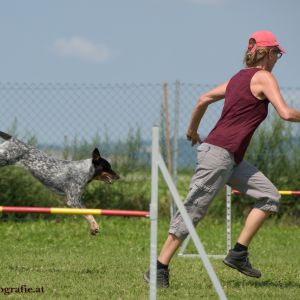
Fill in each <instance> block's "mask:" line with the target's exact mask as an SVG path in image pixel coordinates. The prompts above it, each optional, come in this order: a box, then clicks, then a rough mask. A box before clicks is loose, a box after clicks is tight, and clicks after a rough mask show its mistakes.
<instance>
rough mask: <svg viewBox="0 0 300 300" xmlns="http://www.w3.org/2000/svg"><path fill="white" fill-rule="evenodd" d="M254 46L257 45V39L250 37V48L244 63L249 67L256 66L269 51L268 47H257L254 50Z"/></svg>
mask: <svg viewBox="0 0 300 300" xmlns="http://www.w3.org/2000/svg"><path fill="white" fill-rule="evenodd" d="M253 47H255V40H254V39H250V41H249V48H248V49H247V51H246V53H245V56H244V64H245V65H246V66H247V67H254V66H255V65H256V63H258V62H259V61H260V60H262V59H263V58H264V57H265V56H266V55H267V54H268V51H269V48H268V47H257V48H256V49H255V51H252V49H253Z"/></svg>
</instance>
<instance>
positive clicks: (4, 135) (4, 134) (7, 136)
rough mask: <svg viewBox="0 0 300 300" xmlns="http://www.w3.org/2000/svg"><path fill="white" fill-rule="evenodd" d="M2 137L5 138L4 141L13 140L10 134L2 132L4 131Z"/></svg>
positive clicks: (1, 133) (0, 135)
mask: <svg viewBox="0 0 300 300" xmlns="http://www.w3.org/2000/svg"><path fill="white" fill-rule="evenodd" d="M0 137H1V138H3V139H4V140H9V139H11V138H12V136H11V135H9V134H7V133H5V132H2V131H0Z"/></svg>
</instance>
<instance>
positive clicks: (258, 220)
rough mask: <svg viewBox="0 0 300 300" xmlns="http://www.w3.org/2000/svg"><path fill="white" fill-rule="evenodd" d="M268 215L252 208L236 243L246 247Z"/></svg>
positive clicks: (268, 213) (267, 212)
mask: <svg viewBox="0 0 300 300" xmlns="http://www.w3.org/2000/svg"><path fill="white" fill-rule="evenodd" d="M270 214H271V212H269V211H263V210H261V209H257V208H253V209H252V210H251V211H250V213H249V215H248V217H247V219H246V222H245V226H244V228H243V230H242V231H241V233H240V236H239V238H238V241H237V242H238V243H239V244H241V245H245V246H247V247H248V246H249V244H250V242H251V240H252V238H253V237H254V235H255V234H256V232H257V231H258V230H259V228H260V227H261V226H262V224H263V223H264V221H265V220H266V219H267V218H268V217H269V215H270Z"/></svg>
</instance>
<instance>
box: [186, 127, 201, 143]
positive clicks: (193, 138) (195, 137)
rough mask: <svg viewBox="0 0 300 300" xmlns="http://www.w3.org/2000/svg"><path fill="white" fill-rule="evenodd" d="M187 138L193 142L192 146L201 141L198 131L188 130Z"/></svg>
mask: <svg viewBox="0 0 300 300" xmlns="http://www.w3.org/2000/svg"><path fill="white" fill-rule="evenodd" d="M186 138H187V139H188V140H189V141H191V142H192V146H194V145H196V144H197V143H199V144H200V143H201V139H200V136H199V134H198V133H197V132H196V131H192V130H188V132H187V133H186Z"/></svg>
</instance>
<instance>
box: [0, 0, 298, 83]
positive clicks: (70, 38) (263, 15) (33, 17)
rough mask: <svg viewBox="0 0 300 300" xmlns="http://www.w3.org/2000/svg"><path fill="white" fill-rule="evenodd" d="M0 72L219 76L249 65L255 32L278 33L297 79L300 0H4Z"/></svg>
mask: <svg viewBox="0 0 300 300" xmlns="http://www.w3.org/2000/svg"><path fill="white" fill-rule="evenodd" d="M0 3H1V10H0V22H1V23H0V36H1V49H0V66H1V72H0V81H1V82H77V83H81V82H84V83H94V82H95V83H96V82H97V83H117V82H118V83H132V82H135V83H148V82H150V83H157V82H162V81H164V80H167V81H169V82H172V81H174V80H176V79H178V80H181V81H183V82H187V83H203V84H216V83H221V82H223V81H225V80H227V79H228V78H229V77H230V76H231V75H233V73H234V72H236V71H237V70H239V69H240V68H241V67H242V57H243V53H244V51H245V48H246V46H247V40H248V36H249V35H250V34H251V33H252V32H254V31H257V30H262V29H267V30H271V31H273V32H274V33H275V35H276V36H277V38H278V40H279V41H280V43H281V44H282V46H283V47H284V48H286V50H287V52H288V53H287V55H285V56H284V57H283V58H282V59H281V61H279V63H278V65H277V66H276V68H275V69H274V74H275V75H276V77H277V78H278V81H279V84H280V85H281V86H285V87H299V86H300V79H299V73H298V69H299V56H298V51H299V49H300V35H299V28H300V26H299V25H300V18H299V12H300V1H297V0H285V1H282V0H281V1H279V0H252V1H242V0H148V1H146V0H127V1H125V0H118V1H117V0H106V1H101V0H98V1H96V0H48V1H46V0H44V1H41V0H26V1H19V0H1V2H0Z"/></svg>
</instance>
